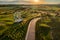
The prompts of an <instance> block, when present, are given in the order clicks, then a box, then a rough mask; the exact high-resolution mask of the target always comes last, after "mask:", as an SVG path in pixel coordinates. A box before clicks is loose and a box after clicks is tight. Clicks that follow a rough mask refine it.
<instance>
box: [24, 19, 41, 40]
mask: <svg viewBox="0 0 60 40" xmlns="http://www.w3.org/2000/svg"><path fill="white" fill-rule="evenodd" d="M39 19H40V18H35V19H33V20H31V21H30V23H29V26H28V30H27V34H26V38H25V40H35V25H36V22H37V21H38V20H39Z"/></svg>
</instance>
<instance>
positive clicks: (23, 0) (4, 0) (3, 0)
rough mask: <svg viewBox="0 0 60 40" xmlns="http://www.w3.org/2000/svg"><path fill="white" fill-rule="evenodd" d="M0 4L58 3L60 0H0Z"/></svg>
mask: <svg viewBox="0 0 60 40" xmlns="http://www.w3.org/2000/svg"><path fill="white" fill-rule="evenodd" d="M0 4H60V0H0Z"/></svg>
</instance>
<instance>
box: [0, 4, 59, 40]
mask: <svg viewBox="0 0 60 40" xmlns="http://www.w3.org/2000/svg"><path fill="white" fill-rule="evenodd" d="M3 6H4V5H3ZM59 10H60V7H59V6H58V5H54V6H49V5H40V6H32V5H29V6H28V5H26V6H21V5H20V6H15V5H14V6H13V5H12V6H9V5H8V6H4V7H2V5H1V6H0V40H25V36H26V32H27V28H28V24H29V22H30V21H31V20H32V19H33V18H36V17H40V18H41V20H39V21H38V22H37V23H36V40H52V37H51V35H52V36H53V40H59V39H60V34H59V33H60V32H59V28H60V27H59V26H60V25H59V24H60V14H59V13H60V11H59ZM15 12H19V13H20V14H21V18H23V20H22V21H21V22H19V23H15V22H14V21H15V20H14V13H15ZM51 28H52V31H51ZM55 28H56V29H55ZM51 32H52V34H51ZM57 37H58V38H57Z"/></svg>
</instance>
